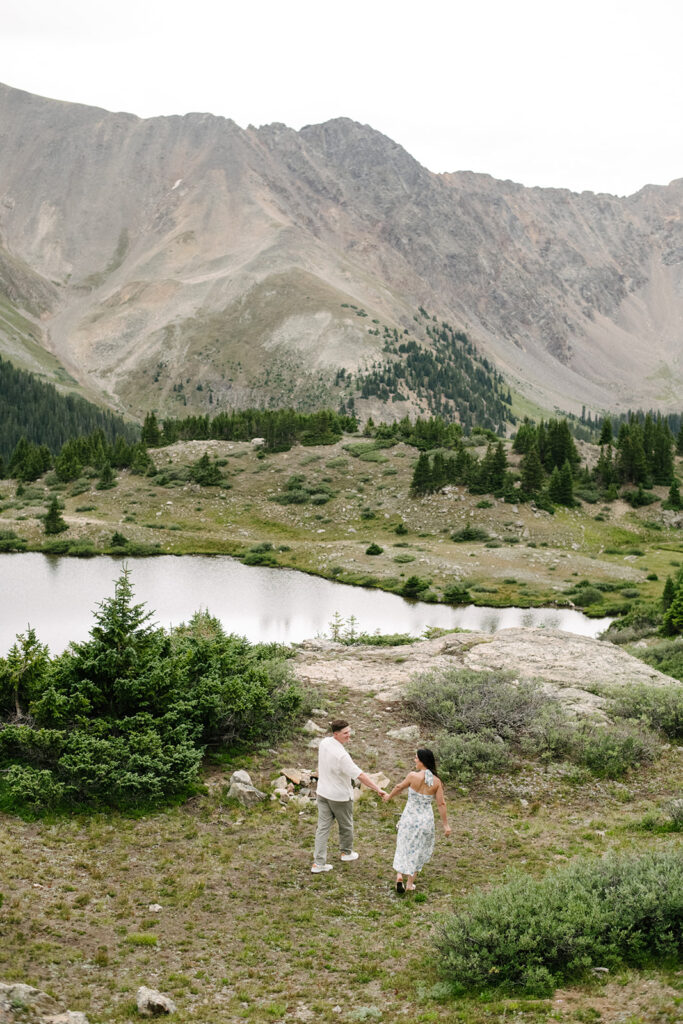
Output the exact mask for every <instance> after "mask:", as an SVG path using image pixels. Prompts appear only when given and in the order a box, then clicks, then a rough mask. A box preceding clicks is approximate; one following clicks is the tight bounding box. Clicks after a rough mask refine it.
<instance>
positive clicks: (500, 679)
mask: <svg viewBox="0 0 683 1024" xmlns="http://www.w3.org/2000/svg"><path fill="white" fill-rule="evenodd" d="M511 679H512V676H511V674H510V673H508V672H497V671H488V672H473V671H470V670H469V669H462V670H461V669H435V670H433V671H430V672H425V673H421V674H420V675H419V676H416V677H415V679H413V680H412V681H411V682H410V683H409V684H408V687H407V689H406V694H405V699H406V702H407V704H408V707H410V708H411V709H412V710H413V711H414V712H415V714H416V715H417V717H418V719H419V720H420V722H422V723H423V724H424V725H430V726H434V727H436V728H437V729H443V730H445V731H446V732H450V733H461V734H469V735H480V734H482V735H484V736H487V737H488V736H489V735H490V734H491V733H494V734H496V735H497V736H499V737H501V738H502V739H513V738H515V737H517V736H519V735H521V733H522V732H524V731H526V729H528V728H529V726H530V725H531V723H532V721H533V720H534V718H535V717H536V715H537V714H538V712H539V711H540V709H541V708H542V707H545V706H547V705H548V703H550V698H548V697H546V696H545V695H544V694H543V692H542V690H541V689H540V687H539V686H537V685H536V684H535V683H519V684H518V685H513V684H512V682H511Z"/></svg>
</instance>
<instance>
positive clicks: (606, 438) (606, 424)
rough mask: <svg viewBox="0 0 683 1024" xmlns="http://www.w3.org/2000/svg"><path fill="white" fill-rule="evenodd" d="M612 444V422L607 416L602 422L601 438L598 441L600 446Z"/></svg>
mask: <svg viewBox="0 0 683 1024" xmlns="http://www.w3.org/2000/svg"><path fill="white" fill-rule="evenodd" d="M611 443H612V421H611V419H610V418H609V416H606V417H605V419H604V420H603V421H602V429H601V431H600V438H599V440H598V444H599V445H605V444H611Z"/></svg>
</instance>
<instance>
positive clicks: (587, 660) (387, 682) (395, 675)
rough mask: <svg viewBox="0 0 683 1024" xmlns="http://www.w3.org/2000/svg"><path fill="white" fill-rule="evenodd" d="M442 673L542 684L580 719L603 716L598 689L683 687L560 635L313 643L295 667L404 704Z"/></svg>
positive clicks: (614, 651) (592, 643)
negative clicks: (431, 675) (417, 687)
mask: <svg viewBox="0 0 683 1024" xmlns="http://www.w3.org/2000/svg"><path fill="white" fill-rule="evenodd" d="M442 668H467V669H472V670H475V671H482V670H485V669H494V670H496V671H509V672H512V673H514V675H515V676H516V677H517V678H519V679H538V680H540V681H541V682H542V683H543V685H544V688H545V689H546V690H547V692H549V693H552V694H553V695H555V696H557V697H558V698H559V699H560V700H561V701H562V703H563V704H565V706H567V707H568V708H569V709H571V710H572V711H573V712H575V713H577V714H579V713H582V712H595V711H599V709H600V707H601V704H602V701H601V699H600V698H599V697H596V696H595V694H593V693H591V692H590V689H591V688H592V687H593V686H595V685H604V686H620V685H623V684H625V683H648V684H650V685H653V686H663V685H667V684H670V683H675V682H676V681H675V680H672V679H671V678H670V677H669V676H666V675H664V674H663V673H661V672H658V671H657V670H656V669H653V668H651V667H650V666H649V665H646V664H645V663H644V662H642V661H639V660H638V659H637V658H634V657H632V655H630V654H628V653H627V652H626V651H624V650H622V648H620V647H617V646H616V645H615V644H612V643H609V642H607V641H605V640H593V639H591V638H590V637H584V636H578V635H576V634H574V633H563V632H561V631H560V630H554V629H502V630H500V631H499V632H497V633H476V632H471V633H449V634H447V635H446V636H443V637H439V638H438V639H435V640H421V641H418V642H417V643H415V644H412V645H410V646H401V647H400V648H398V647H360V646H352V647H347V646H344V645H343V644H335V643H332V642H331V641H328V640H324V641H318V640H309V641H306V642H305V643H304V644H302V645H301V646H300V648H299V651H298V653H297V655H296V658H295V660H294V670H295V672H296V674H297V675H298V677H299V678H300V679H302V680H305V681H306V682H309V683H311V684H315V683H316V682H318V683H320V682H324V683H326V684H333V685H334V686H339V687H340V688H341V687H348V688H349V689H352V690H372V691H374V692H375V694H376V696H377V698H378V700H381V701H393V700H396V699H397V698H399V697H400V695H401V693H402V691H403V688H404V686H405V685H406V683H407V682H408V681H409V680H410V679H412V677H413V676H415V675H416V674H418V673H424V672H428V671H430V670H431V669H442Z"/></svg>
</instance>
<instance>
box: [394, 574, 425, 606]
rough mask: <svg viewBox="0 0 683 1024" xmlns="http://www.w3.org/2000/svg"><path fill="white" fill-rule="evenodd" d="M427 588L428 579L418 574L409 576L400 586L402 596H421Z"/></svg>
mask: <svg viewBox="0 0 683 1024" xmlns="http://www.w3.org/2000/svg"><path fill="white" fill-rule="evenodd" d="M428 589H429V580H423V579H421V578H420V577H419V576H409V577H408V579H407V580H406V581H405V583H404V584H403V585H402V586H401V589H400V593H401V596H402V597H407V598H412V599H414V600H415V599H417V598H420V597H421V596H422V594H423V593H424V592H425V590H428Z"/></svg>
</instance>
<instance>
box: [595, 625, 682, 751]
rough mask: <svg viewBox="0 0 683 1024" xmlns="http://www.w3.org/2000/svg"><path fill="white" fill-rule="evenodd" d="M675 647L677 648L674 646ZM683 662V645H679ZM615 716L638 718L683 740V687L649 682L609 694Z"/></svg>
mask: <svg viewBox="0 0 683 1024" xmlns="http://www.w3.org/2000/svg"><path fill="white" fill-rule="evenodd" d="M671 646H673V645H671ZM677 646H678V653H679V656H680V657H681V659H683V645H682V644H678V645H677ZM608 693H609V696H610V697H611V698H612V708H611V710H612V714H615V715H619V716H621V717H622V718H629V719H638V720H639V721H641V722H644V723H645V724H646V725H647V726H648V727H649V728H650V729H657V730H659V732H663V733H664V734H665V736H668V737H669V739H672V740H680V739H683V686H650V685H648V684H645V683H641V684H639V685H634V686H623V687H618V688H616V689H612V690H610V691H608Z"/></svg>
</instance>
